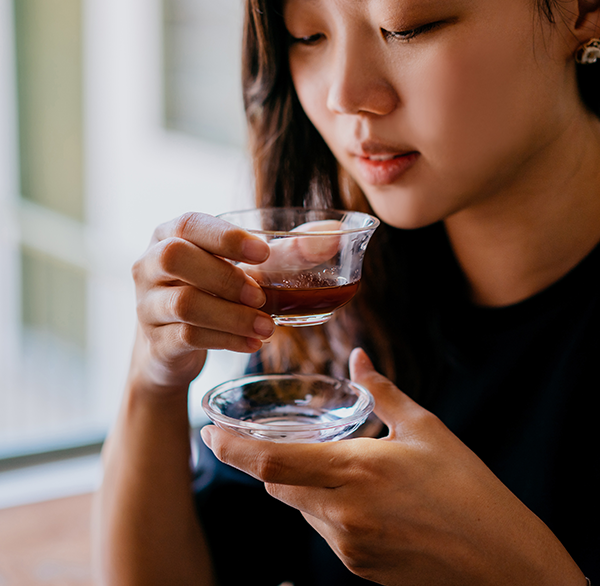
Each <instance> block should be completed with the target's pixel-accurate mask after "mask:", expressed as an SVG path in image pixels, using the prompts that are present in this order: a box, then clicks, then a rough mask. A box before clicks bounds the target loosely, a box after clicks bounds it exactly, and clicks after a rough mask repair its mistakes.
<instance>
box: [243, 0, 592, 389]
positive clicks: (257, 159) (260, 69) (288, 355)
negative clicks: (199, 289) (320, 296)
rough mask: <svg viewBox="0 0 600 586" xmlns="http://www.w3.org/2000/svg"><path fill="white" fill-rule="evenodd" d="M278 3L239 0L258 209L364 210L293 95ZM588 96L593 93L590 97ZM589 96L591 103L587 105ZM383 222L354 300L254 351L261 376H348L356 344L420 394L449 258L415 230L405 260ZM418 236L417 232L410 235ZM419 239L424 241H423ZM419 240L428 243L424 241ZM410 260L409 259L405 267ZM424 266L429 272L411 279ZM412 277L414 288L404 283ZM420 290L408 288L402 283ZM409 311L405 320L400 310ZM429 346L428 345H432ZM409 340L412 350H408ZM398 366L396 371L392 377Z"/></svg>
mask: <svg viewBox="0 0 600 586" xmlns="http://www.w3.org/2000/svg"><path fill="white" fill-rule="evenodd" d="M535 1H536V2H537V3H538V8H539V11H540V13H542V14H544V15H545V16H546V17H547V18H548V19H549V20H550V21H551V22H554V10H555V8H556V4H557V0H535ZM279 5H280V3H279V2H277V1H275V0H246V13H245V27H244V42H243V62H242V81H243V91H244V105H245V109H246V115H247V120H248V125H249V140H250V144H249V147H250V152H251V155H252V159H253V163H254V172H255V180H256V181H255V189H256V203H257V205H258V206H259V207H267V206H305V207H309V206H311V207H333V208H339V209H343V208H345V209H361V210H363V211H370V208H369V206H368V203H367V201H366V199H365V197H364V195H363V194H362V192H361V191H360V189H359V188H358V187H357V186H356V184H355V183H354V182H353V181H352V180H351V179H350V178H349V177H348V176H347V175H346V174H345V173H344V172H343V171H342V170H341V169H340V168H339V165H338V163H337V161H336V159H335V157H334V156H333V154H332V153H331V151H330V150H329V148H328V147H327V145H326V144H325V142H324V141H323V139H322V137H321V136H320V135H319V133H318V132H317V130H316V129H315V128H314V126H313V125H312V123H311V122H310V121H309V119H308V118H307V116H306V114H305V113H304V110H303V109H302V107H301V105H300V103H299V101H298V98H297V96H296V93H295V91H294V88H293V85H292V81H291V76H290V72H289V67H288V58H287V54H288V36H287V32H286V30H285V27H284V26H283V22H282V16H281V13H280V12H279ZM587 67H588V68H589V71H587V70H585V69H584V68H583V67H582V68H581V70H580V71H581V72H580V77H579V81H580V87H581V90H582V94H583V99H584V101H585V103H586V104H587V105H588V107H590V108H591V109H592V110H593V111H595V112H597V113H600V100H598V98H597V95H596V94H595V92H592V91H590V87H591V86H594V85H595V83H596V82H590V81H589V79H590V77H591V76H594V75H595V76H596V77H597V76H598V72H597V71H596V70H595V66H587ZM592 94H594V95H593V96H592ZM594 98H595V101H594ZM402 232H407V231H398V230H395V229H393V228H390V227H389V226H386V225H385V224H382V225H381V226H380V228H379V229H378V230H377V231H376V233H375V236H374V237H373V239H372V241H371V244H370V245H369V249H368V250H367V255H366V258H365V265H364V269H363V270H364V278H363V280H362V284H361V287H360V289H359V293H358V294H357V296H356V297H355V299H354V300H353V301H352V302H351V303H350V304H349V305H348V306H346V308H344V310H343V311H340V312H338V314H336V317H335V318H334V319H332V320H331V321H330V322H328V323H327V324H325V325H324V326H320V327H313V328H286V329H285V331H283V330H284V329H283V328H279V330H281V331H278V332H277V334H276V336H275V337H274V340H273V342H272V343H271V344H269V345H267V346H266V347H265V348H264V349H263V350H262V351H261V360H262V363H263V366H264V367H265V369H268V370H295V371H320V372H330V373H333V374H336V375H345V374H346V368H347V366H346V365H347V358H348V354H349V352H350V350H351V349H352V348H353V347H354V345H356V344H361V345H363V347H365V349H366V350H367V351H368V352H370V354H371V356H372V358H373V359H374V362H375V364H376V366H377V367H378V368H379V369H380V370H381V371H382V372H384V373H385V374H386V376H388V377H389V378H391V379H392V380H395V382H396V383H397V384H399V385H400V386H401V387H402V388H404V389H405V390H407V391H408V392H410V393H411V394H413V395H416V394H418V391H419V389H420V388H421V387H422V386H423V380H422V374H423V373H435V371H436V365H435V364H433V363H428V362H427V361H428V360H429V358H428V357H429V356H433V355H434V354H435V353H434V352H430V350H431V349H430V348H427V347H424V346H423V344H428V343H430V342H427V341H425V339H426V336H424V335H423V333H422V332H423V329H424V326H423V324H426V323H427V316H428V315H430V314H431V313H432V312H433V311H435V303H436V299H435V298H433V297H430V296H429V295H428V290H427V286H428V285H429V286H431V287H432V288H434V287H435V286H434V285H433V284H431V283H428V276H429V275H431V274H433V273H436V275H437V278H438V279H443V278H445V277H446V276H447V275H449V274H451V273H450V272H449V271H448V267H450V266H451V265H452V264H453V263H454V262H455V261H454V259H453V257H452V255H450V254H449V255H446V256H443V255H440V253H439V251H440V249H441V250H449V247H446V248H444V247H443V246H442V247H441V248H440V246H439V245H440V243H441V240H442V239H444V238H445V233H444V231H443V229H441V228H440V229H437V230H436V229H435V228H434V229H426V230H421V231H418V230H417V231H416V234H415V235H414V236H411V237H410V238H411V242H413V243H414V240H415V239H416V241H417V242H419V246H418V247H417V246H414V244H413V245H411V247H412V250H409V251H408V252H406V253H405V256H402V254H403V252H404V250H405V249H406V246H398V245H397V242H398V239H402V238H403V237H404V236H403V235H402ZM410 232H415V231H410ZM420 232H422V233H423V236H421V234H420ZM425 234H426V236H425ZM411 257H412V258H413V259H416V260H411ZM423 266H427V268H428V271H427V273H428V274H420V275H419V278H417V279H415V278H414V276H415V272H418V271H419V270H422V269H421V268H420V267H423ZM408 272H410V273H411V274H412V275H413V279H412V280H408V279H407V278H406V277H405V275H406V274H407V273H408ZM415 281H418V282H421V283H422V287H421V288H419V289H415V290H412V291H411V289H410V288H409V287H408V286H407V283H411V282H415ZM409 306H410V308H411V310H410V312H409V311H407V310H406V308H407V307H409ZM428 339H431V337H429V338H428ZM406 340H410V341H411V342H410V344H408V343H407V342H406ZM397 365H402V367H401V368H400V369H399V370H397Z"/></svg>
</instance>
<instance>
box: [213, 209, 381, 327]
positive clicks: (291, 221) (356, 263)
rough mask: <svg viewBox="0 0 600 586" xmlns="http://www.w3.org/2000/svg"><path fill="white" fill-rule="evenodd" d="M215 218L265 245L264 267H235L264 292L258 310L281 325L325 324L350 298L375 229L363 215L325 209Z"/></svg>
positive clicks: (261, 211) (260, 211)
mask: <svg viewBox="0 0 600 586" xmlns="http://www.w3.org/2000/svg"><path fill="white" fill-rule="evenodd" d="M218 217H219V218H221V219H223V220H225V221H227V222H230V223H231V224H234V225H236V226H239V227H241V228H244V229H245V230H247V231H248V232H250V233H252V234H254V235H257V236H260V237H261V238H263V239H264V240H265V241H266V242H267V243H268V244H269V247H270V249H271V254H270V256H269V258H268V259H267V261H266V262H264V263H262V264H259V265H247V264H238V266H240V267H241V268H243V269H244V270H245V271H246V272H247V273H248V274H249V275H250V276H251V277H252V278H253V279H254V280H255V281H256V282H257V283H258V284H259V285H260V286H261V287H262V289H263V291H264V292H265V294H266V297H267V302H266V303H265V305H264V306H263V307H262V308H261V310H262V311H265V312H266V313H269V314H270V315H271V316H272V317H273V320H274V321H275V323H276V324H277V325H282V326H311V325H318V324H322V323H325V322H326V321H327V320H329V319H330V318H331V316H332V315H333V313H334V312H335V311H336V310H337V309H339V308H340V307H342V306H343V305H345V304H346V303H348V302H349V301H350V300H351V299H352V298H353V297H354V294H355V293H356V291H357V289H358V285H359V283H360V278H361V274H362V264H363V259H364V255H365V251H366V249H367V245H368V243H369V240H370V238H371V236H372V235H373V232H374V231H375V229H376V228H377V226H379V220H378V219H377V218H375V217H373V216H370V215H369V214H365V213H362V212H352V211H339V210H327V209H307V208H260V209H254V210H244V211H239V212H228V213H225V214H221V215H219V216H218Z"/></svg>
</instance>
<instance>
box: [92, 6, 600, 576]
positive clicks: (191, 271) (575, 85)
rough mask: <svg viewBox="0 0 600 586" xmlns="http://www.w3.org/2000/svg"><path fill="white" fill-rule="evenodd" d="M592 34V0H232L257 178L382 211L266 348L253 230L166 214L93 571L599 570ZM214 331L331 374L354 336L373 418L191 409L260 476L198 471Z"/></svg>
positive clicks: (206, 460)
mask: <svg viewBox="0 0 600 586" xmlns="http://www.w3.org/2000/svg"><path fill="white" fill-rule="evenodd" d="M598 37H600V1H598V0H562V1H560V2H559V1H558V0H556V1H555V0H539V1H535V2H534V1H533V0H489V1H484V0H477V1H475V2H466V1H464V0H449V1H444V2H433V1H431V2H427V1H425V0H402V1H397V0H393V1H392V0H364V1H361V2H349V1H344V0H311V1H308V0H284V1H283V2H282V3H278V2H275V1H274V0H248V2H247V16H246V29H245V55H244V56H245V62H244V91H245V100H246V110H247V115H248V120H249V125H250V131H251V133H250V134H251V149H252V154H253V157H254V162H255V169H256V178H257V187H256V189H257V191H256V192H257V194H258V196H257V203H258V204H259V205H263V206H264V205H292V204H293V205H298V204H300V205H302V204H303V205H307V206H309V205H318V206H330V207H348V208H360V209H369V210H372V211H373V212H374V213H376V214H377V215H378V217H379V218H381V220H382V221H383V222H384V225H383V226H382V227H381V228H380V229H379V230H378V232H377V234H376V237H377V238H376V239H375V241H373V242H372V244H371V245H370V248H369V254H368V264H367V266H366V267H365V274H364V277H363V284H362V286H361V291H360V296H359V297H358V298H357V299H356V300H355V302H354V303H353V304H352V305H351V306H349V307H348V309H347V311H345V312H343V314H342V315H341V316H340V317H339V319H337V320H336V321H334V322H332V323H330V324H329V325H328V326H327V327H324V328H320V329H310V328H309V329H306V330H304V331H303V332H302V333H301V334H299V333H298V332H292V333H290V332H283V333H281V332H278V333H277V335H276V336H274V337H273V341H272V342H271V343H270V344H267V345H265V347H264V349H263V350H261V348H262V345H263V342H264V341H265V340H267V339H269V338H270V337H271V336H272V334H273V332H274V325H273V322H272V320H271V319H270V317H269V316H267V315H266V314H264V313H262V312H261V311H260V307H261V306H262V304H263V302H264V296H263V294H262V292H261V290H260V289H259V288H258V287H257V286H256V284H255V283H254V282H253V281H252V280H251V279H249V278H248V277H246V276H245V275H244V274H243V273H242V272H241V271H240V270H239V269H237V268H236V267H234V266H233V265H232V264H230V263H227V262H226V261H224V260H223V258H225V259H233V260H243V261H245V262H250V263H252V262H254V263H258V262H261V261H263V260H264V259H265V258H266V257H267V255H268V250H267V248H266V246H265V245H264V244H263V243H261V242H260V241H259V240H258V239H256V238H254V237H253V236H251V235H249V234H247V233H244V232H243V231H241V230H239V229H237V228H235V227H232V226H230V225H228V224H225V223H224V222H222V221H219V220H216V219H214V218H211V217H208V216H205V215H201V214H187V215H185V216H184V217H182V218H178V219H177V220H174V221H173V222H170V223H167V224H164V225H162V226H160V227H159V228H158V229H157V230H156V232H155V234H154V237H153V240H152V243H151V245H150V247H149V249H148V250H147V252H146V253H145V255H144V256H143V257H142V258H141V259H140V261H138V263H136V266H135V267H134V277H135V280H136V285H137V292H138V316H139V331H138V336H137V339H136V344H135V348H134V354H133V360H132V365H131V371H130V376H129V379H128V381H127V388H126V393H125V398H124V402H123V407H122V410H121V413H120V416H119V420H118V422H117V425H116V428H115V430H114V432H113V434H112V436H111V438H110V440H109V441H108V442H107V446H106V449H105V454H104V457H105V463H106V468H105V479H104V484H103V487H102V490H101V492H100V495H99V498H98V501H97V503H98V508H97V511H98V514H97V530H96V532H95V534H96V538H97V547H96V551H97V553H98V555H99V562H100V566H101V568H102V575H103V576H104V581H105V582H106V583H109V584H137V583H140V584H141V583H143V584H146V585H147V584H229V583H260V584H274V585H276V584H279V583H280V582H283V581H284V580H292V581H294V583H295V584H296V586H299V585H301V584H319V583H323V584H353V583H357V584H358V583H364V582H365V581H366V580H371V581H374V582H376V583H381V584H386V585H415V586H416V585H429V584H448V585H469V584H473V585H506V584H511V585H521V584H523V585H526V584H527V585H530V584H539V585H542V584H548V585H551V584H552V585H554V584H561V585H565V586H570V585H573V586H584V585H585V584H586V582H587V583H589V579H590V578H591V579H592V581H593V580H600V574H599V571H600V570H599V562H598V560H599V558H600V541H599V538H598V536H597V531H596V527H597V526H598V525H597V522H598V520H599V512H598V503H597V497H596V495H595V492H594V491H596V488H595V487H596V486H597V481H598V479H599V469H600V467H599V462H598V456H597V449H594V448H595V447H597V436H596V435H593V434H592V431H591V430H592V425H593V423H595V422H593V421H592V414H593V413H594V411H593V409H592V403H591V402H592V395H593V392H592V389H595V388H597V385H598V383H597V381H598V377H597V368H596V367H595V364H596V363H597V358H596V356H597V354H598V351H599V350H600V348H599V342H598V338H597V335H596V332H597V328H598V326H600V323H599V322H600V320H599V316H600V308H599V307H598V298H599V291H598V279H597V277H596V270H597V269H598V265H599V263H600V250H599V249H598V242H599V241H600V165H599V164H598V161H599V160H600V121H599V120H598V118H597V117H596V115H595V114H594V111H593V110H594V109H595V111H596V113H598V111H599V110H600V95H599V94H598V93H594V90H595V89H596V87H597V85H598V84H597V79H598V75H600V73H599V72H598V71H597V68H598V65H593V64H592V63H591V62H592V61H593V60H594V56H595V55H596V54H597V53H598V49H597V47H598V45H597V43H596V42H595V41H594V39H597V38H598ZM576 59H578V60H579V61H582V64H580V65H576V64H575V61H576ZM585 68H588V69H587V71H586V69H585ZM594 76H596V77H595V78H594ZM594 79H595V81H594ZM590 80H591V81H590ZM358 344H360V345H362V346H363V347H364V348H365V349H366V350H367V353H365V351H363V350H358V349H357V350H354V351H353V352H352V353H351V354H350V350H351V348H352V347H353V346H355V345H358ZM208 348H227V349H229V350H234V351H238V352H247V353H255V352H258V354H255V356H256V357H258V360H257V361H255V362H256V363H257V364H255V367H257V368H258V367H261V366H262V367H263V368H267V369H269V368H273V369H281V368H288V369H295V370H298V369H305V370H306V369H311V368H312V369H315V370H320V371H328V372H333V373H335V374H340V373H343V372H344V371H345V367H346V361H347V359H348V356H349V355H350V361H349V369H350V374H351V376H352V378H353V379H354V380H356V381H358V382H360V383H362V384H364V385H365V386H367V387H368V388H369V389H370V390H371V392H372V393H373V394H374V396H375V399H376V405H377V406H376V412H377V414H378V416H379V417H380V419H381V420H382V421H383V422H384V423H385V424H386V426H387V428H388V430H389V434H388V435H387V436H386V437H383V438H380V439H370V438H360V439H354V440H351V441H344V442H338V443H332V444H316V445H314V444H311V445H301V444H297V445H285V444H270V443H267V442H257V441H252V440H242V439H240V438H235V437H233V436H231V435H229V434H227V433H226V432H223V431H222V430H219V429H217V428H214V427H213V426H208V427H206V428H204V429H203V432H202V437H203V439H204V442H205V443H206V445H207V446H208V447H210V448H211V450H212V451H214V453H215V454H216V456H217V457H218V458H219V459H220V460H222V461H223V462H226V463H228V464H231V465H232V466H233V467H234V468H239V469H241V470H243V471H245V472H247V473H248V474H249V475H250V476H246V475H244V474H242V473H241V472H238V471H236V470H235V469H234V468H229V467H224V466H223V465H222V464H219V463H217V461H216V460H214V459H211V458H210V456H209V453H207V452H204V453H203V455H202V457H201V460H202V463H201V466H200V469H201V470H200V471H199V472H198V473H197V474H196V477H195V481H194V488H195V494H193V493H192V492H191V491H190V470H189V464H188V462H189V437H188V420H187V389H188V385H189V383H190V381H191V380H192V379H193V378H194V377H195V376H196V375H197V374H198V373H199V372H200V370H201V369H202V366H203V364H204V360H205V357H206V349H208ZM367 354H369V355H371V356H372V357H373V360H374V361H375V362H376V365H377V369H379V370H381V371H383V372H384V373H385V374H386V375H387V377H388V378H385V377H384V376H383V375H381V374H378V373H377V371H376V369H375V368H374V367H373V365H372V363H371V361H370V359H369V358H368V357H367ZM389 379H391V380H393V381H394V383H396V384H397V385H398V386H399V387H400V388H402V389H403V390H404V391H406V393H407V394H405V393H403V392H402V391H400V390H399V389H398V388H397V387H396V386H395V385H394V384H393V383H392V382H390V380H389ZM408 394H409V395H411V396H412V397H413V398H414V399H415V400H416V401H418V402H414V401H413V399H411V398H409V396H408ZM459 438H460V439H459ZM593 442H595V443H593ZM251 477H254V479H253V478H251ZM259 481H260V482H259ZM261 482H264V483H265V486H266V489H267V490H266V492H265V491H264V488H262V484H261ZM267 493H268V494H267ZM269 495H271V496H269ZM271 497H275V498H271ZM280 501H281V502H283V503H285V504H287V505H291V507H288V506H286V505H283V504H281V503H280ZM298 511H300V513H301V515H300V513H298ZM302 517H304V519H302ZM315 530H316V531H315ZM334 554H335V555H334ZM336 556H337V557H336ZM346 568H348V569H346ZM585 576H587V577H588V579H586V577H585Z"/></svg>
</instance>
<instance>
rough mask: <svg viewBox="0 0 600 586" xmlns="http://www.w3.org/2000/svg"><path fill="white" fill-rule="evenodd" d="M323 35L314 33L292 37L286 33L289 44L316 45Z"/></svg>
mask: <svg viewBox="0 0 600 586" xmlns="http://www.w3.org/2000/svg"><path fill="white" fill-rule="evenodd" d="M324 37H325V35H323V33H316V34H314V35H308V36H306V37H293V36H292V35H290V34H289V33H288V38H289V44H290V45H307V46H310V45H316V44H317V43H318V42H319V41H320V40H321V39H323V38H324Z"/></svg>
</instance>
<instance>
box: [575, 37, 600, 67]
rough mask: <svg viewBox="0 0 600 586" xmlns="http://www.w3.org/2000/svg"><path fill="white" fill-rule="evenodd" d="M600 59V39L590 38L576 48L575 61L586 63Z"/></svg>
mask: <svg viewBox="0 0 600 586" xmlns="http://www.w3.org/2000/svg"><path fill="white" fill-rule="evenodd" d="M598 59H600V39H591V40H589V41H588V42H587V43H584V44H583V45H581V47H579V49H578V50H577V55H576V56H575V61H577V63H583V64H584V65H588V64H590V63H596V61H598Z"/></svg>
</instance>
